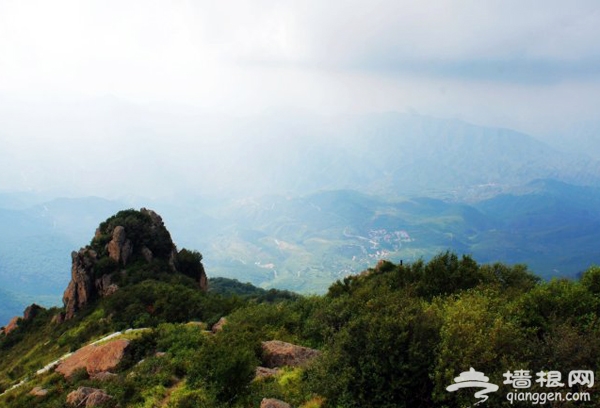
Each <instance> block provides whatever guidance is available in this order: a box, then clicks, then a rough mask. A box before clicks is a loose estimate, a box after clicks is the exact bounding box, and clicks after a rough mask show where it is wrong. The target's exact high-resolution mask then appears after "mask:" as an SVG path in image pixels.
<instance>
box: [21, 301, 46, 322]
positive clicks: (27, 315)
mask: <svg viewBox="0 0 600 408" xmlns="http://www.w3.org/2000/svg"><path fill="white" fill-rule="evenodd" d="M42 310H44V308H43V307H41V306H40V305H36V304H35V303H32V304H31V305H29V306H27V308H26V309H25V311H24V312H23V320H25V321H27V320H31V319H34V318H35V317H36V316H37V315H38V314H39V312H41V311H42Z"/></svg>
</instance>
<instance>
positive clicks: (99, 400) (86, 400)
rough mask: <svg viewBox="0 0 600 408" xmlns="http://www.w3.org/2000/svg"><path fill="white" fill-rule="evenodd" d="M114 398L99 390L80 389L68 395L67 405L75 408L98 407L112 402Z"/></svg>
mask: <svg viewBox="0 0 600 408" xmlns="http://www.w3.org/2000/svg"><path fill="white" fill-rule="evenodd" d="M112 399H113V397H111V396H110V395H108V394H107V393H106V392H104V391H102V390H99V389H97V388H90V387H79V388H77V390H76V391H73V392H71V393H69V395H67V404H68V405H71V406H75V407H86V408H89V407H97V406H99V405H102V404H105V403H106V402H108V401H110V400H112Z"/></svg>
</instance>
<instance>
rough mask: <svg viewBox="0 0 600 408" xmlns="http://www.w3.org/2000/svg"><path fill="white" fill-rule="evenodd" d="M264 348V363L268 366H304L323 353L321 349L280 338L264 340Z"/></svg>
mask: <svg viewBox="0 0 600 408" xmlns="http://www.w3.org/2000/svg"><path fill="white" fill-rule="evenodd" d="M262 350H263V365H264V366H265V367H268V368H275V367H284V366H291V367H298V366H304V365H306V364H308V363H309V362H310V361H311V360H313V359H314V358H315V357H317V356H319V355H320V354H321V352H320V351H319V350H315V349H311V348H308V347H302V346H297V345H295V344H291V343H286V342H283V341H278V340H272V341H263V343H262Z"/></svg>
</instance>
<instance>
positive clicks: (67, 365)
mask: <svg viewBox="0 0 600 408" xmlns="http://www.w3.org/2000/svg"><path fill="white" fill-rule="evenodd" d="M127 346H129V340H125V339H118V340H112V341H109V342H107V343H104V344H100V345H95V344H92V345H89V346H86V347H83V348H81V349H79V350H77V351H76V352H75V353H73V354H72V355H71V356H69V357H67V358H66V359H64V360H63V361H62V362H61V363H60V364H59V365H58V367H56V371H57V372H59V373H61V374H62V375H64V376H65V378H70V377H71V376H72V375H73V373H74V372H75V371H76V370H78V369H80V368H85V370H86V371H87V372H88V374H89V375H90V376H94V375H95V374H98V373H102V372H107V371H112V370H114V369H115V368H116V367H117V366H118V365H119V363H120V362H121V360H122V359H123V356H124V355H125V349H126V348H127Z"/></svg>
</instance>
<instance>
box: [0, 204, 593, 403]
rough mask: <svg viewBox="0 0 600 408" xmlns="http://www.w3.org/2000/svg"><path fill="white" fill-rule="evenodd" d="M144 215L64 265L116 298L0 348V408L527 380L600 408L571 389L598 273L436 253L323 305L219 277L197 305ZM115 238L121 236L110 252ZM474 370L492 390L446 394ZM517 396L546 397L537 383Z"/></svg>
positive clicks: (370, 275) (120, 221)
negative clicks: (566, 276)
mask: <svg viewBox="0 0 600 408" xmlns="http://www.w3.org/2000/svg"><path fill="white" fill-rule="evenodd" d="M326 201H327V200H322V201H320V204H325V202H326ZM432 204H435V203H432ZM145 211H146V212H145ZM352 213H353V211H352ZM151 214H152V213H148V212H147V210H142V211H141V212H137V211H133V210H128V211H122V212H119V213H118V214H117V215H115V216H113V217H110V218H109V219H107V221H106V222H104V223H102V224H101V226H100V228H99V230H98V232H97V233H96V235H95V238H94V239H93V240H92V242H91V244H90V245H89V246H88V247H86V248H84V249H82V250H81V251H79V252H78V253H75V254H74V255H73V260H74V262H73V266H74V267H73V274H72V280H71V283H73V282H74V281H76V280H79V279H80V278H81V277H82V275H86V273H85V272H84V271H83V270H82V269H81V268H80V266H81V264H80V263H79V261H80V260H81V259H82V258H80V255H81V254H84V253H88V256H92V257H93V256H94V255H92V254H89V251H95V253H96V255H95V256H96V258H95V260H93V259H92V258H88V261H90V262H92V263H93V265H92V266H93V267H92V269H91V271H93V272H94V273H93V276H94V277H96V278H97V279H98V280H97V281H96V284H95V285H97V284H98V282H103V281H104V279H103V277H104V276H108V277H109V279H110V281H111V282H112V284H114V285H117V287H115V288H113V290H110V291H106V292H104V293H100V292H95V295H94V296H90V297H87V298H86V299H87V301H86V302H85V303H83V304H80V305H79V308H78V309H77V310H75V311H74V313H73V314H72V315H70V316H69V307H70V305H71V304H72V303H71V300H70V297H69V296H70V291H69V289H67V291H66V292H65V306H66V308H64V309H58V308H54V309H49V310H45V309H42V308H39V307H37V306H32V307H30V308H28V309H27V310H26V311H25V314H24V316H23V318H21V319H20V320H18V321H17V326H16V328H15V327H13V328H11V329H10V331H9V332H8V333H7V332H6V329H5V330H4V332H3V333H2V334H0V392H2V393H1V395H0V405H2V406H7V407H11V408H25V407H27V408H29V407H31V406H35V407H40V408H46V407H64V406H66V407H71V406H73V407H74V406H84V405H85V406H87V407H92V406H101V407H105V408H107V407H117V406H118V407H122V408H125V407H150V406H152V407H165V408H184V407H200V408H202V407H204V408H209V407H210V408H225V407H239V408H241V407H248V408H250V407H256V408H258V407H261V408H266V407H281V408H284V407H290V406H293V407H299V408H319V407H321V408H334V407H348V408H352V407H373V408H375V407H390V408H391V407H399V408H401V407H438V406H444V407H462V406H468V405H473V404H475V403H480V402H486V406H490V407H500V406H505V405H506V403H507V400H509V401H510V400H511V398H520V397H518V396H515V395H516V393H515V388H513V386H511V385H510V383H504V379H505V373H506V372H507V371H509V372H514V371H515V370H521V369H527V370H531V371H530V372H531V373H532V376H533V373H539V372H541V371H542V370H552V372H553V373H554V374H553V375H554V376H555V377H556V375H559V376H562V377H560V378H559V380H560V379H562V380H563V383H561V384H562V385H561V386H560V388H553V389H552V392H553V398H555V399H556V398H560V399H564V400H565V401H566V399H567V398H573V396H574V395H575V396H576V397H577V401H578V402H577V406H582V407H593V406H596V405H597V401H596V399H597V397H598V396H597V393H596V392H595V388H593V387H595V386H594V384H593V380H592V382H590V378H589V377H585V378H587V380H585V379H584V380H582V381H584V382H573V381H572V376H571V373H572V372H573V371H574V370H577V372H585V373H591V374H589V375H592V376H593V375H594V374H596V375H597V374H598V367H599V364H598V363H599V362H600V361H599V360H598V356H599V355H600V341H599V339H600V336H599V335H600V333H599V332H598V326H597V324H595V322H596V321H597V320H598V317H599V316H598V311H599V310H600V285H599V282H600V270H599V269H598V268H597V267H595V268H591V269H589V270H588V271H586V272H585V273H584V274H583V275H582V277H581V279H580V280H578V281H573V280H553V281H550V282H541V281H540V279H539V278H537V277H536V276H534V275H532V274H531V273H530V272H529V271H528V270H527V268H526V267H525V266H523V265H517V266H506V265H503V264H500V263H495V264H487V265H480V264H478V263H477V262H476V261H475V260H474V259H473V258H471V257H469V256H462V257H459V256H457V255H455V254H453V253H451V252H444V253H440V254H438V255H436V256H435V257H433V258H432V259H431V261H429V262H424V261H416V262H411V263H402V264H393V263H390V262H386V261H381V262H379V263H378V265H377V267H376V268H372V269H368V270H366V271H364V272H363V273H361V274H360V275H357V276H352V277H346V278H344V279H343V280H339V281H337V282H336V283H334V284H333V285H331V286H330V287H329V290H328V292H327V294H325V295H323V296H309V297H305V296H298V295H294V294H292V293H286V292H278V291H265V290H263V289H260V288H255V287H253V286H252V285H250V284H244V283H240V282H238V281H231V280H227V279H224V278H220V279H217V280H215V281H214V282H215V285H214V288H213V289H211V290H208V291H205V290H203V287H202V286H201V285H200V286H199V281H198V279H197V278H198V276H197V274H196V272H198V268H197V267H198V266H199V265H201V264H200V260H201V257H199V256H192V257H189V256H188V255H190V254H198V253H196V252H194V251H188V250H183V249H182V250H181V251H178V253H177V256H176V259H175V260H176V262H175V263H171V264H170V263H169V262H168V259H169V257H170V255H169V254H170V253H172V252H171V249H172V248H174V247H173V244H172V241H171V240H170V237H169V235H170V234H169V233H168V231H166V230H164V229H162V228H161V227H160V226H161V225H162V224H161V223H160V222H157V220H158V218H156V217H149V216H150V215H151ZM118 227H123V229H124V230H125V234H127V235H126V237H128V238H126V239H117V240H116V241H115V239H116V238H117V237H119V236H122V235H121V233H122V231H121V229H120V228H118ZM115 231H116V232H115ZM128 240H129V244H127V242H128ZM116 242H120V243H121V244H122V245H120V246H115V245H113V244H112V243H116ZM127 248H130V249H127ZM144 248H146V249H148V250H150V251H151V252H152V253H153V254H154V255H156V256H153V257H152V259H150V260H149V259H148V258H147V257H145V256H144V253H147V251H146V250H145V249H144ZM169 248H171V249H169ZM86 251H87V252H86ZM96 251H97V252H96ZM104 251H106V252H104ZM123 251H125V252H123ZM184 251H185V252H184ZM115 254H119V256H120V258H119V260H118V261H117V260H115V259H114V258H113V257H114V256H115ZM123 254H129V255H128V257H125V258H127V259H125V258H123V257H122V255H123ZM75 255H77V256H75ZM198 255H199V254H198ZM164 256H167V257H166V258H165V257H164ZM111 260H112V261H111ZM185 260H187V261H188V263H187V265H188V266H195V268H185V267H184V265H186V263H185ZM101 264H102V267H101V268H99V266H100V265H101ZM83 265H84V266H85V265H86V264H85V263H84V264H83ZM88 265H89V263H88ZM107 265H108V266H111V265H112V266H111V268H107ZM174 266H175V267H174ZM113 267H116V269H115V270H114V272H111V271H113V269H112V268H113ZM84 269H85V268H84ZM85 270H86V271H89V270H87V269H85ZM184 271H187V272H188V273H182V272H184ZM190 271H194V273H189V272H190ZM76 272H77V273H76ZM79 272H82V273H79ZM107 272H108V273H107ZM86 276H87V275H86ZM84 280H85V279H84ZM72 286H73V285H72V284H69V287H72ZM80 299H81V298H80ZM215 323H216V324H215ZM211 328H212V330H210V329H211ZM471 367H474V368H475V369H476V370H477V371H478V372H480V373H482V374H481V375H483V373H484V374H485V375H486V376H488V377H489V382H490V383H491V384H498V385H499V386H498V387H497V388H496V391H493V390H492V391H490V392H488V393H487V394H489V395H484V396H482V395H479V394H476V395H475V396H474V395H473V394H474V392H473V391H471V390H460V391H458V392H455V391H453V390H452V387H449V386H450V385H452V384H453V381H454V380H453V379H454V378H455V377H456V376H458V375H459V374H460V373H463V374H465V372H467V373H468V372H469V368H471ZM475 369H473V370H471V371H474V370H475ZM581 370H583V371H581ZM557 373H559V374H557ZM540 375H541V374H538V377H539V376H540ZM586 375H588V374H586ZM542 376H543V375H542ZM592 378H593V377H592ZM567 379H569V380H568V381H567ZM585 381H587V382H585ZM527 388H529V391H533V394H536V393H538V394H544V392H545V391H547V389H546V388H544V383H541V384H538V383H535V382H533V383H532V384H530V385H529V386H528V387H527ZM557 394H560V396H559V397H557ZM538 402H539V401H538ZM564 406H572V405H568V403H567V405H564Z"/></svg>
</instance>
